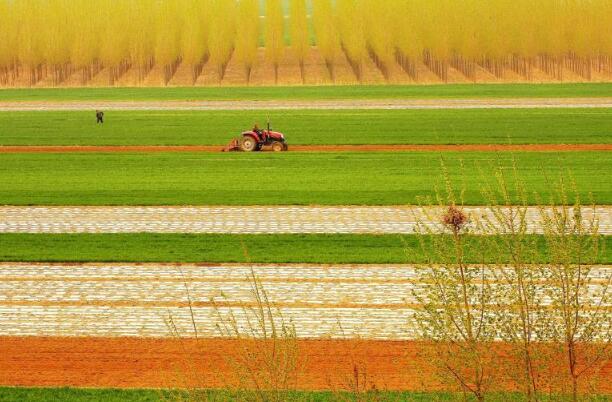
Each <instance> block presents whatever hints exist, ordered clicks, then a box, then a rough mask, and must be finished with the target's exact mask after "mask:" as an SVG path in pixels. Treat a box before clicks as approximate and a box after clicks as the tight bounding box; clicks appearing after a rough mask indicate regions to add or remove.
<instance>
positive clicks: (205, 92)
mask: <svg viewBox="0 0 612 402" xmlns="http://www.w3.org/2000/svg"><path fill="white" fill-rule="evenodd" d="M611 93H612V84H610V83H581V84H535V85H534V84H451V85H404V86H402V85H379V86H366V85H346V86H304V87H201V88H194V87H185V88H167V87H165V88H46V89H43V88H41V89H2V90H0V100H3V101H9V100H18V101H19V100H23V101H26V100H27V101H32V100H99V101H102V100H284V99H296V100H310V99H409V98H419V99H427V98H450V99H453V98H454V99H458V98H573V97H609V96H610V94H611Z"/></svg>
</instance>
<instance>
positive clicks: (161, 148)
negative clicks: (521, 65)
mask: <svg viewBox="0 0 612 402" xmlns="http://www.w3.org/2000/svg"><path fill="white" fill-rule="evenodd" d="M222 147H223V146H222V145H0V154H13V153H43V154H46V153H49V154H53V153H60V154H63V153H164V152H168V153H172V152H175V153H179V152H180V153H182V152H185V153H189V152H191V153H219V152H221V149H222ZM584 151H612V144H396V145H392V144H363V145H350V144H339V145H331V144H330V145H290V147H289V152H317V153H321V152H584Z"/></svg>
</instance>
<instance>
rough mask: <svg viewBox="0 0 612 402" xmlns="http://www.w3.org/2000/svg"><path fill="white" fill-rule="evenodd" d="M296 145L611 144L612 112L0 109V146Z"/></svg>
mask: <svg viewBox="0 0 612 402" xmlns="http://www.w3.org/2000/svg"><path fill="white" fill-rule="evenodd" d="M267 117H269V118H270V119H271V122H272V128H273V129H277V130H279V131H282V132H283V133H284V134H285V135H286V137H287V139H288V141H289V144H290V145H291V144H292V145H297V144H300V145H321V144H328V145H338V144H509V143H512V144H610V143H611V142H612V109H605V108H597V109H485V110H482V109H468V110H450V109H447V110H285V111H278V110H277V111H107V112H106V123H105V124H104V125H96V124H95V119H94V115H93V113H91V112H57V111H55V112H5V113H0V145H220V144H226V143H227V142H228V141H229V139H230V138H232V137H233V136H237V135H239V134H240V133H241V132H242V131H244V130H246V129H250V127H252V125H253V123H255V122H259V123H260V124H261V125H264V124H265V121H266V118H267Z"/></svg>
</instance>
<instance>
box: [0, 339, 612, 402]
mask: <svg viewBox="0 0 612 402" xmlns="http://www.w3.org/2000/svg"><path fill="white" fill-rule="evenodd" d="M253 345H254V344H245V343H244V342H241V343H239V341H236V340H229V339H200V340H198V341H195V340H193V339H191V340H184V339H183V340H178V339H150V338H149V339H146V338H35V337H34V338H33V337H24V338H22V337H5V338H0V385H5V386H30V387H31V386H37V387H60V386H71V387H96V388H97V387H103V388H110V387H112V388H165V387H177V386H178V387H188V386H189V387H197V388H224V387H228V386H236V385H239V383H238V381H237V371H238V369H236V368H235V365H236V362H237V361H240V359H241V355H240V353H241V352H240V351H243V350H246V351H250V352H251V353H253V356H255V358H252V360H256V359H257V356H260V355H261V352H258V350H260V349H256V347H255V346H253ZM423 346H424V345H423V344H422V343H418V342H410V341H409V342H394V341H369V340H300V341H298V342H297V344H296V347H297V350H298V353H299V356H300V361H299V363H298V367H300V369H299V372H298V384H299V387H300V388H301V389H312V390H332V391H338V390H343V389H350V388H351V384H354V382H355V375H356V374H357V375H358V376H359V381H360V382H361V383H362V384H363V389H362V390H365V389H371V388H372V387H376V389H382V390H434V389H440V388H441V386H440V384H439V383H438V382H437V380H436V377H435V376H434V375H432V367H431V365H430V364H428V362H427V357H426V355H425V354H423V353H422V351H423ZM497 348H498V349H500V351H502V350H503V349H502V348H504V346H503V345H498V346H497ZM242 353H243V354H244V353H247V352H242ZM507 363H508V364H499V367H511V366H512V364H513V363H511V362H507ZM256 364H257V363H253V362H252V365H253V366H255V365H256ZM232 366H234V367H233V368H232ZM239 367H243V364H239ZM260 367H261V366H260ZM262 374H264V373H262ZM611 376H612V362H607V364H606V365H605V366H604V368H603V369H602V370H601V371H600V378H601V379H602V380H603V381H599V382H597V383H598V384H599V391H600V392H602V393H608V392H610V391H612V382H611V381H608V380H606V378H608V379H610V378H611Z"/></svg>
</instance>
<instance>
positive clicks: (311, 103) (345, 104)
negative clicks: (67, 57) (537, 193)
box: [0, 97, 612, 112]
mask: <svg viewBox="0 0 612 402" xmlns="http://www.w3.org/2000/svg"><path fill="white" fill-rule="evenodd" d="M609 107H612V97H606V98H539V99H538V98H512V99H388V100H384V99H383V100H371V99H343V100H282V101H267V100H262V101H252V100H242V101H240V100H237V101H206V100H202V101H99V102H96V101H0V111H5V112H6V111H52V110H56V111H62V110H65V111H76V110H96V109H104V110H262V109H263V110H293V109H311V110H312V109H314V110H345V109H389V110H393V109H523V108H526V109H542V108H609Z"/></svg>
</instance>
